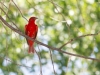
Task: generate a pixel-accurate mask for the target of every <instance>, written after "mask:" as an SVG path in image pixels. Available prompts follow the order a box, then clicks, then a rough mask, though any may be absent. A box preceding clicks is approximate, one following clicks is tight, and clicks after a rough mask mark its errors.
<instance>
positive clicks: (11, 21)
mask: <svg viewBox="0 0 100 75" xmlns="http://www.w3.org/2000/svg"><path fill="white" fill-rule="evenodd" d="M0 3H1V4H3V3H2V2H0ZM3 5H4V4H3ZM4 6H5V5H4ZM5 7H6V6H5ZM6 8H7V7H6ZM0 9H1V10H2V11H3V12H4V13H5V15H6V17H7V18H8V19H10V17H9V16H8V15H7V14H6V12H5V11H4V10H3V8H1V7H0ZM7 9H8V8H7ZM10 21H11V19H10ZM11 22H12V21H11ZM12 23H13V25H14V26H16V28H17V29H19V28H18V26H17V25H16V24H15V23H14V22H12Z"/></svg>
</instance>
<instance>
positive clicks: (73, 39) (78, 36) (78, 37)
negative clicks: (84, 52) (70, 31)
mask: <svg viewBox="0 0 100 75" xmlns="http://www.w3.org/2000/svg"><path fill="white" fill-rule="evenodd" d="M99 33H100V32H98V33H95V34H86V35H81V36H78V37H76V38H73V39H71V40H69V41H68V42H67V43H65V44H63V45H62V46H61V47H60V48H59V49H62V48H63V47H64V46H65V45H67V44H69V43H71V42H73V41H74V40H76V39H79V38H82V37H86V36H95V35H98V34H99Z"/></svg>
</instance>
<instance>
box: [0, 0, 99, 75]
mask: <svg viewBox="0 0 100 75" xmlns="http://www.w3.org/2000/svg"><path fill="white" fill-rule="evenodd" d="M13 1H14V2H13ZM0 2H3V0H0ZM14 3H16V5H17V6H18V7H16V5H15V4H14ZM3 4H5V5H6V7H5V6H4V5H3ZM0 7H1V8H3V10H4V11H5V12H6V14H7V15H8V16H9V18H7V16H6V15H5V13H4V12H3V11H2V10H0V15H1V16H2V17H3V18H5V19H6V21H7V22H8V23H9V24H11V25H12V26H14V24H12V22H14V23H15V24H16V25H17V26H18V27H19V29H20V30H21V31H22V32H24V26H25V25H26V24H27V20H26V19H25V18H27V19H29V17H31V16H36V17H38V18H39V19H38V20H37V22H36V24H37V25H38V26H39V32H38V37H37V40H39V41H41V42H43V43H46V44H47V45H49V46H53V47H56V48H59V47H61V46H62V45H63V44H64V43H66V42H68V41H69V40H70V39H72V38H76V37H78V36H81V35H85V34H91V33H97V32H99V29H100V26H99V24H100V22H99V19H100V14H99V12H100V4H99V2H98V0H4V2H3V3H0ZM18 8H19V9H20V11H19V10H18ZM99 38H100V34H98V35H95V36H92V35H91V36H85V37H80V38H78V39H76V40H75V41H73V42H71V43H69V44H67V45H66V46H64V47H63V48H62V50H64V51H67V52H71V53H76V54H79V55H84V56H87V57H93V58H98V59H99V58H100V50H99V49H100V46H99V45H100V39H99ZM27 48H28V47H27V43H26V40H25V38H24V37H22V36H21V35H19V34H17V33H15V32H14V31H12V30H11V29H9V28H7V27H6V26H5V25H4V24H3V23H2V22H1V21H0V57H1V60H0V64H1V65H0V71H1V72H2V73H3V74H4V75H8V74H9V75H12V73H14V74H15V75H26V74H25V73H26V72H25V70H27V71H28V72H30V74H31V73H34V74H35V75H37V74H39V72H40V67H39V65H40V62H39V57H38V56H37V54H36V53H35V54H34V55H33V54H28V53H27ZM35 49H36V51H37V52H38V53H39V54H40V56H41V65H42V70H43V75H49V74H50V75H53V74H54V73H53V71H52V69H53V65H52V61H51V56H50V49H48V48H46V47H44V46H41V45H39V44H35ZM52 57H53V62H54V65H55V71H56V73H57V75H82V74H84V75H86V74H87V75H99V74H100V72H99V70H100V64H99V62H97V61H92V60H87V59H83V58H78V57H73V56H68V55H67V54H63V53H60V52H57V51H52ZM6 59H9V60H12V61H7V60H6ZM18 64H22V65H18ZM23 65H25V66H26V67H25V66H23ZM27 66H28V67H27ZM29 67H31V68H29ZM23 69H24V70H23ZM50 69H51V70H50ZM48 71H49V72H48ZM48 73H49V74H48Z"/></svg>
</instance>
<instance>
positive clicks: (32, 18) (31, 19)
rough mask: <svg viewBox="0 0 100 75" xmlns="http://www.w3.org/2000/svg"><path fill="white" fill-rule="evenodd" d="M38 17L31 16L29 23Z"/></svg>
mask: <svg viewBox="0 0 100 75" xmlns="http://www.w3.org/2000/svg"><path fill="white" fill-rule="evenodd" d="M36 19H37V17H31V18H30V19H29V23H32V22H34V21H35V20H36Z"/></svg>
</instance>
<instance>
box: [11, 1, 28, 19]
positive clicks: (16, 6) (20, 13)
mask: <svg viewBox="0 0 100 75" xmlns="http://www.w3.org/2000/svg"><path fill="white" fill-rule="evenodd" d="M11 1H12V2H13V3H14V5H15V6H16V7H17V9H18V10H19V12H20V14H21V16H22V17H23V18H24V19H25V20H26V21H28V20H27V19H26V18H25V17H24V16H23V14H22V12H21V10H20V9H19V7H18V6H17V5H16V3H15V2H14V1H13V0H11Z"/></svg>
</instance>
